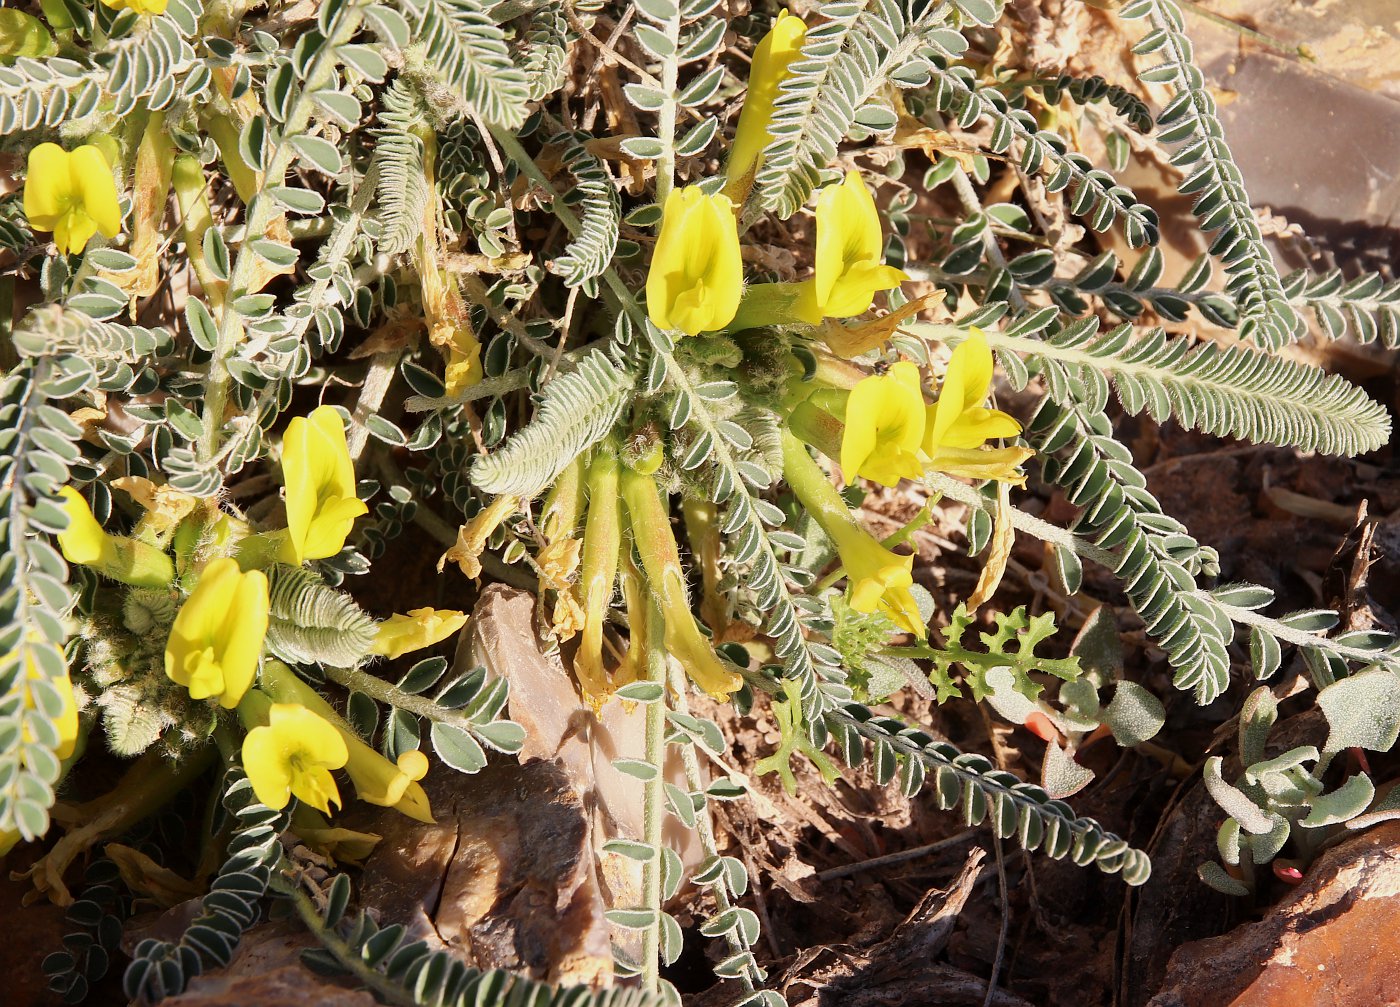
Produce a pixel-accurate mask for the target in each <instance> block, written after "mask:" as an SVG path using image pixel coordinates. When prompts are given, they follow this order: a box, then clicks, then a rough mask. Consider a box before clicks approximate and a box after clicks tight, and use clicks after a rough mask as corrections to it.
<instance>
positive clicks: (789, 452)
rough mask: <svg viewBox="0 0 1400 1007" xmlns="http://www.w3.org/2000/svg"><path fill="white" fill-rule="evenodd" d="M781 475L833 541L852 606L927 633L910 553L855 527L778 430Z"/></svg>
mask: <svg viewBox="0 0 1400 1007" xmlns="http://www.w3.org/2000/svg"><path fill="white" fill-rule="evenodd" d="M783 476H784V478H786V479H787V482H788V485H789V486H790V487H792V491H793V493H794V494H795V495H796V496H797V499H798V500H799V501H800V502H801V503H802V506H803V507H805V508H806V510H807V513H809V514H810V515H812V518H813V520H815V521H816V522H817V524H819V525H821V528H822V530H823V531H825V532H826V533H827V535H828V536H829V537H830V538H831V540H832V542H833V543H835V545H836V551H837V552H838V553H839V554H840V556H841V565H842V566H843V567H845V569H846V579H847V581H848V582H849V583H850V590H851V607H852V608H854V609H855V610H856V611H857V612H876V611H879V612H883V613H884V614H885V615H886V616H888V617H889V618H890V620H891V621H892V622H893V623H894V624H895V625H896V626H898V627H899V628H900V629H903V630H905V631H906V632H909V633H913V634H914V635H915V636H917V637H918V638H919V639H921V640H922V639H924V638H925V637H926V636H927V635H928V628H927V626H925V625H924V621H923V618H922V617H921V616H920V614H919V606H918V603H917V602H915V600H914V595H913V592H911V591H910V588H911V587H913V586H914V557H913V555H912V554H911V555H907V556H901V555H900V554H898V553H896V552H895V551H894V550H892V549H887V548H886V547H885V546H883V545H881V544H880V542H879V541H878V540H877V539H876V538H875V536H873V535H871V534H870V533H869V532H868V531H866V530H865V529H864V528H862V527H861V525H860V522H859V521H857V520H856V518H855V515H854V514H852V513H851V512H850V510H849V509H847V507H846V502H845V501H844V500H842V499H841V494H839V493H837V492H836V487H835V486H833V485H831V483H830V481H828V479H827V477H826V473H825V472H823V471H822V470H821V468H820V466H818V465H817V463H816V462H814V461H813V460H812V458H811V456H810V455H808V454H807V448H806V446H805V445H803V443H802V442H801V441H799V440H798V439H797V438H796V437H794V436H793V435H792V434H791V433H789V432H788V431H786V430H784V431H783Z"/></svg>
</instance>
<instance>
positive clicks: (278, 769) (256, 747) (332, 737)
mask: <svg viewBox="0 0 1400 1007" xmlns="http://www.w3.org/2000/svg"><path fill="white" fill-rule="evenodd" d="M349 757H350V753H349V752H348V751H347V750H346V747H345V740H344V739H343V738H342V737H341V736H340V732H339V731H337V730H336V729H335V728H334V727H332V726H331V725H330V724H328V723H326V722H325V721H324V720H323V719H321V718H320V717H318V716H316V714H314V713H312V712H311V711H310V710H308V709H307V708H306V707H304V706H296V705H295V704H291V703H273V704H270V705H269V706H268V709H267V723H266V724H264V725H263V726H261V727H255V728H253V729H252V730H251V731H249V732H248V736H247V737H245V738H244V739H243V769H244V770H245V771H246V772H247V774H248V782H249V783H251V784H252V785H253V793H255V794H257V796H258V800H259V801H261V802H262V803H263V804H266V805H267V806H268V807H269V808H272V809H273V810H274V811H281V810H282V809H283V808H285V807H286V806H287V802H288V801H290V800H291V799H292V796H293V795H295V796H296V799H297V800H299V801H301V802H302V803H304V804H308V805H310V806H311V807H313V808H315V809H316V810H317V811H320V812H321V813H322V814H330V810H331V809H330V806H331V805H332V804H334V805H335V806H336V807H339V806H340V791H339V790H338V789H336V785H335V778H334V777H333V776H331V770H332V769H340V768H341V767H342V766H344V765H345V763H346V760H347V759H348V758H349Z"/></svg>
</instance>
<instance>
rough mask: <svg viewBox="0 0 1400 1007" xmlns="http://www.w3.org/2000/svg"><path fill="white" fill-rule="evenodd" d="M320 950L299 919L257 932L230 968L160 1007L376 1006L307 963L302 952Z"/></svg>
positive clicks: (350, 985) (206, 977)
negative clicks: (255, 1006)
mask: <svg viewBox="0 0 1400 1007" xmlns="http://www.w3.org/2000/svg"><path fill="white" fill-rule="evenodd" d="M180 908H181V907H178V906H177V907H176V909H175V910H172V913H174V912H176V910H179V909H180ZM186 915H188V914H186ZM172 918H174V917H172ZM319 946H320V945H319V944H318V943H317V941H316V939H315V938H314V937H312V936H311V934H310V933H308V932H307V930H306V928H305V927H304V926H302V925H301V922H300V921H298V920H279V921H277V922H275V923H265V924H263V925H261V926H258V927H254V928H253V929H252V930H250V931H249V932H248V933H246V934H245V935H244V936H243V939H242V940H241V941H239V942H238V948H237V950H236V951H235V952H234V955H233V958H232V960H231V961H230V962H229V963H228V965H227V966H225V967H224V968H221V969H211V970H210V971H208V972H206V973H205V974H204V975H201V976H197V977H196V978H194V979H192V980H190V984H189V986H188V987H187V988H186V989H185V992H184V993H182V994H180V995H179V996H174V997H166V998H165V999H164V1000H162V1001H160V1007H245V1005H248V1004H257V1005H258V1007H374V1005H375V1004H376V1003H377V1001H376V1000H375V999H374V997H373V996H371V995H370V994H369V993H367V992H364V991H360V990H356V989H355V988H354V981H353V980H351V979H349V978H348V977H347V978H345V979H344V980H339V979H335V978H327V977H325V976H321V975H318V974H317V973H315V972H313V971H311V970H310V969H309V968H307V967H306V966H305V965H303V964H301V952H302V950H303V949H305V948H314V947H319Z"/></svg>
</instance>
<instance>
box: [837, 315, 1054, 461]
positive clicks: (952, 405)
mask: <svg viewBox="0 0 1400 1007" xmlns="http://www.w3.org/2000/svg"><path fill="white" fill-rule="evenodd" d="M992 370H993V363H992V351H991V349H990V348H989V347H988V346H987V340H986V337H985V336H984V335H983V333H982V332H981V330H979V329H975V328H974V329H973V330H972V332H971V333H970V334H969V335H968V337H967V339H965V340H963V342H962V343H961V344H959V346H958V348H957V349H955V350H954V351H953V356H952V359H951V360H950V361H949V362H948V370H947V373H946V374H945V375H944V378H943V388H942V390H941V392H940V394H939V396H938V399H937V401H936V402H934V404H933V405H931V406H925V405H924V396H923V390H922V384H921V382H920V380H919V370H918V368H917V367H915V366H914V365H913V364H911V363H909V362H908V361H900V362H899V363H897V364H895V365H894V366H893V367H891V368H890V369H889V371H888V372H887V373H885V374H878V375H872V376H870V377H868V378H865V379H864V380H862V381H861V382H859V383H858V384H857V385H856V386H855V388H853V389H852V390H851V394H850V397H849V398H848V399H847V401H846V411H845V431H844V433H843V435H842V439H841V471H842V473H844V475H845V476H846V481H847V482H850V481H852V480H854V479H856V478H857V477H860V478H862V479H869V480H871V481H873V482H877V483H880V484H881V485H883V486H894V485H895V484H897V483H898V482H899V480H900V479H917V478H919V477H920V476H921V475H922V474H923V473H924V471H925V470H931V471H935V472H947V473H949V474H952V475H962V476H968V477H970V478H974V479H995V480H997V481H998V482H1009V483H1012V484H1014V485H1018V486H1020V485H1024V484H1025V476H1024V475H1023V474H1021V472H1020V471H1018V466H1019V465H1020V464H1021V463H1022V462H1024V461H1025V460H1026V459H1027V458H1029V457H1030V455H1031V451H1030V450H1029V449H1028V448H1017V447H1011V448H991V449H985V448H984V445H985V444H986V442H987V441H989V440H992V439H993V438H998V437H1015V436H1016V435H1017V434H1019V433H1020V432H1021V425H1020V424H1019V423H1017V422H1016V420H1015V419H1014V418H1012V417H1011V416H1008V415H1007V414H1006V413H1004V412H1001V411H1000V410H998V409H989V408H987V407H986V406H985V405H983V403H985V402H986V401H987V394H988V392H989V391H990V390H991V385H992Z"/></svg>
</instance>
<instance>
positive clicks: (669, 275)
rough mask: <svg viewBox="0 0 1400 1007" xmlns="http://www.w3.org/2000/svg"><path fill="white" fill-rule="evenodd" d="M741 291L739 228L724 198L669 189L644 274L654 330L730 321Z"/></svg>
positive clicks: (688, 330) (706, 328) (693, 330)
mask: <svg viewBox="0 0 1400 1007" xmlns="http://www.w3.org/2000/svg"><path fill="white" fill-rule="evenodd" d="M743 291H744V267H743V263H742V262H741V261H740V257H739V230H738V225H737V223H736V222H735V219H734V204H733V203H731V202H730V201H729V197H728V196H724V195H716V196H707V195H705V194H704V193H703V192H701V191H700V188H699V187H698V186H694V185H688V186H686V187H685V188H682V189H672V190H671V193H670V195H668V196H667V197H666V205H665V206H664V207H663V208H662V214H661V232H660V233H659V234H658V235H657V237H656V250H655V251H654V252H653V253H652V257H651V269H650V271H649V272H648V273H647V313H648V314H649V315H650V316H651V320H652V322H653V323H655V325H656V326H657V328H661V329H679V330H680V331H682V332H684V333H685V334H686V335H689V336H693V335H696V334H697V333H700V332H711V331H713V330H715V329H722V328H724V327H725V326H726V325H728V324H729V323H730V322H731V321H733V320H734V315H735V314H736V313H737V312H738V310H739V299H740V297H741V296H742V294H743Z"/></svg>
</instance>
